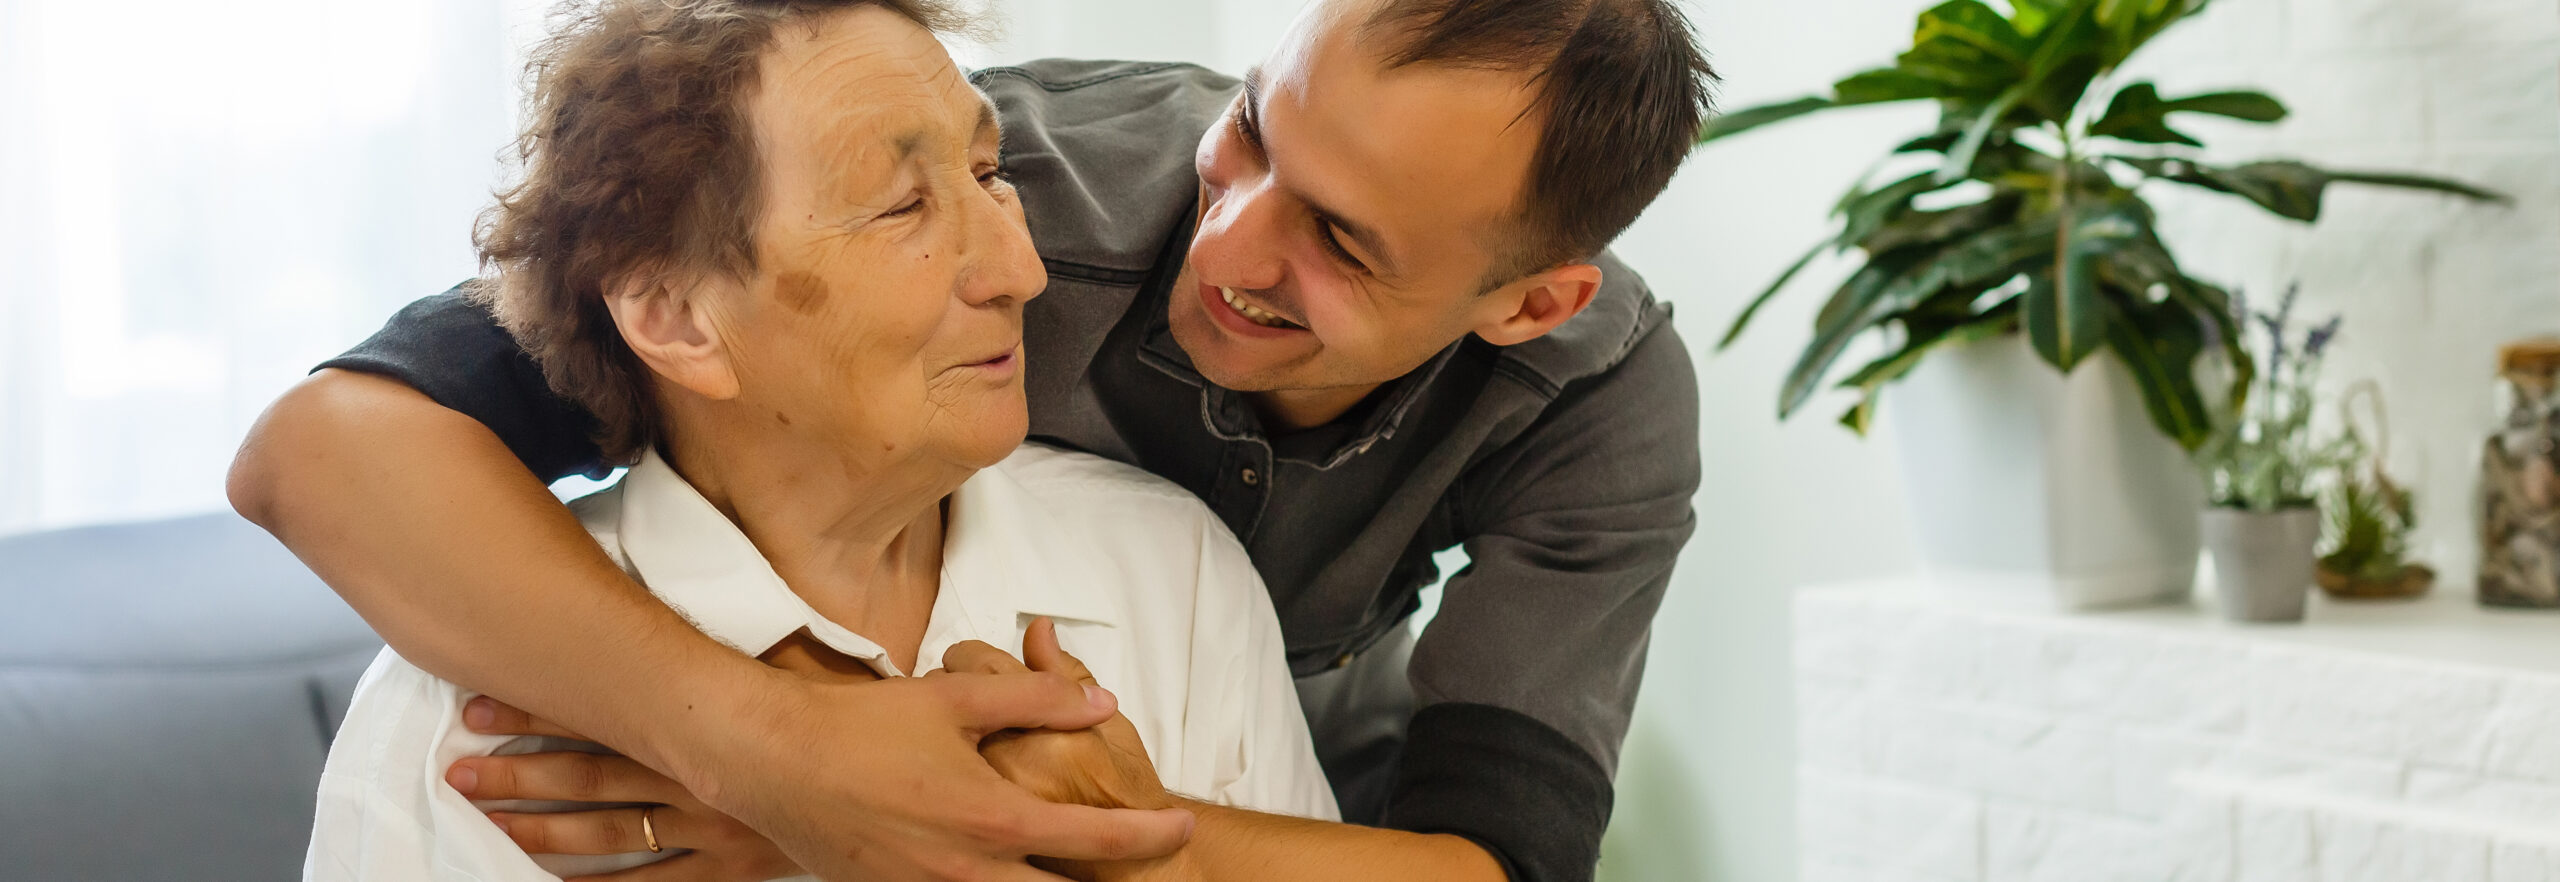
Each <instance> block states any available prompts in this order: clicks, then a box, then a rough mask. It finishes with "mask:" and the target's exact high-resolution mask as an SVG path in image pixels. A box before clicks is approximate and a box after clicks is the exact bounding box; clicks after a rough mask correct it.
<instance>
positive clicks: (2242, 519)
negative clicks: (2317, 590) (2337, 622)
mask: <svg viewBox="0 0 2560 882" xmlns="http://www.w3.org/2000/svg"><path fill="white" fill-rule="evenodd" d="M2319 542H2320V512H2319V510H2318V509H2312V508H2294V509H2285V510H2283V511H2263V512H2262V511H2241V510H2239V509H2236V508H2220V507H2216V508H2208V509H2205V511H2204V547H2205V548H2206V549H2208V550H2210V551H2212V552H2213V575H2214V581H2215V583H2216V584H2217V587H2218V588H2219V589H2220V591H2221V593H2222V614H2223V615H2224V616H2225V617H2227V618H2229V619H2231V620H2232V621H2235V622H2299V621H2302V605H2303V602H2304V601H2306V600H2308V599H2310V597H2311V584H2312V581H2313V579H2314V575H2313V573H2312V570H2313V568H2314V566H2315V565H2316V555H2315V552H2316V548H2317V546H2318V545H2319Z"/></svg>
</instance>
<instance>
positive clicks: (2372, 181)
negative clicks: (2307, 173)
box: [2324, 170, 2515, 205]
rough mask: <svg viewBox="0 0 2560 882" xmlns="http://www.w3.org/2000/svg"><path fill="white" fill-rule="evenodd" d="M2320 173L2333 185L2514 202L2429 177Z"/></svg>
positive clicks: (2487, 191) (2390, 174) (2336, 172)
mask: <svg viewBox="0 0 2560 882" xmlns="http://www.w3.org/2000/svg"><path fill="white" fill-rule="evenodd" d="M2324 173H2325V174H2327V175H2328V176H2329V180H2330V181H2331V182H2333V183H2336V182H2344V183H2349V184H2365V185H2368V186H2375V187H2398V188H2401V189H2404V190H2430V191H2434V192H2437V193H2450V194H2453V195H2455V196H2461V197H2463V198H2466V199H2471V200H2474V201H2479V202H2494V203H2497V204H2499V205H2512V204H2514V203H2515V200H2514V199H2512V198H2509V197H2508V196H2507V194H2505V193H2500V192H2497V191H2495V190H2487V189H2482V188H2480V187H2475V186H2472V185H2470V184H2466V183H2463V182H2461V181H2456V180H2452V179H2449V178H2433V177H2427V176H2425V175H2404V174H2398V173H2394V172H2357V171H2336V170H2329V171H2327V172H2324Z"/></svg>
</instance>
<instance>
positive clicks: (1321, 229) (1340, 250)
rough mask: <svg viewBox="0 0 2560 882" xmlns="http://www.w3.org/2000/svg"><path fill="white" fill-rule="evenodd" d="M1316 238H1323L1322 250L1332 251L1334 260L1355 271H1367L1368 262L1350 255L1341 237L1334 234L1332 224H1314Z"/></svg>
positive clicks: (1349, 250)
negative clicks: (1362, 261)
mask: <svg viewBox="0 0 2560 882" xmlns="http://www.w3.org/2000/svg"><path fill="white" fill-rule="evenodd" d="M1316 238H1318V239H1322V240H1324V250H1326V251H1330V252H1333V257H1334V259H1335V260H1339V261H1342V262H1343V263H1344V264H1346V265H1348V266H1350V267H1351V268H1352V269H1353V270H1354V271H1357V272H1364V273H1365V272H1368V271H1369V265H1368V264H1365V263H1361V262H1360V258H1358V257H1354V256H1352V254H1351V249H1349V248H1344V247H1342V238H1341V237H1339V236H1336V235H1334V232H1333V225H1332V224H1318V225H1316Z"/></svg>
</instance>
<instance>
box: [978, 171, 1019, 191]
mask: <svg viewBox="0 0 2560 882" xmlns="http://www.w3.org/2000/svg"><path fill="white" fill-rule="evenodd" d="M1010 180H1012V179H1011V178H1007V177H1005V176H1004V172H1003V170H1001V169H993V168H991V169H987V170H986V171H982V172H979V173H978V186H981V187H993V186H995V185H997V184H1000V183H1006V182H1008V181H1010Z"/></svg>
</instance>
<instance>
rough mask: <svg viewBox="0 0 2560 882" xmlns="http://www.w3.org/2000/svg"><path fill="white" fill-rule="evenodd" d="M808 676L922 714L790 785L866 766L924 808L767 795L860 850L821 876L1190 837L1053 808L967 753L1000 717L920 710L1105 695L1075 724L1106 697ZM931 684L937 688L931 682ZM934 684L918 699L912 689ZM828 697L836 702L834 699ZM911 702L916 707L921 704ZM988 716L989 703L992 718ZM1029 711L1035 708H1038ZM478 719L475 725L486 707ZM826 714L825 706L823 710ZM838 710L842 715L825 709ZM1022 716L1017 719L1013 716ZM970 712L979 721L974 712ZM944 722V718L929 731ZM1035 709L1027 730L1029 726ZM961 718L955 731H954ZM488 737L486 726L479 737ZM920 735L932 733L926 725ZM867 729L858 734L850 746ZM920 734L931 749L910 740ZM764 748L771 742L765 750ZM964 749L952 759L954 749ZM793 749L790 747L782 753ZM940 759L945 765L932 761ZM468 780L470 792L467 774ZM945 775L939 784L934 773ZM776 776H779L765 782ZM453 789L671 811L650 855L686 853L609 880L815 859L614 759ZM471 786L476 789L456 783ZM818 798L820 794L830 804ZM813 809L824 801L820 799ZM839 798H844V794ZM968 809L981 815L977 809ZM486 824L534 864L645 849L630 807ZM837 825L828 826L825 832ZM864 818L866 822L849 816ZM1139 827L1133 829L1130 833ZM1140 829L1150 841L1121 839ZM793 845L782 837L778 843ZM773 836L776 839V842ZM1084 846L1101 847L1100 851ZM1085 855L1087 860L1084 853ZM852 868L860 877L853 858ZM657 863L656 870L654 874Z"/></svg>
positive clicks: (830, 751) (995, 873)
mask: <svg viewBox="0 0 2560 882" xmlns="http://www.w3.org/2000/svg"><path fill="white" fill-rule="evenodd" d="M787 676H790V677H792V678H794V679H798V680H801V681H802V682H803V683H804V684H806V685H808V686H810V687H811V688H816V689H819V690H821V694H822V695H829V696H831V697H835V698H838V699H843V698H849V697H851V696H848V695H846V694H844V693H843V692H841V690H848V689H859V690H862V692H861V694H860V697H859V698H858V699H856V701H855V702H851V703H857V704H858V705H859V706H860V707H861V708H862V709H864V710H870V709H872V708H876V707H879V706H884V703H887V704H905V705H907V706H909V707H914V708H917V709H916V710H914V711H913V712H912V715H910V716H906V717H895V716H894V715H892V716H889V717H881V716H874V715H872V714H865V715H864V716H866V717H867V718H868V719H867V721H866V722H862V723H845V724H842V725H843V726H845V727H846V728H841V729H835V730H833V731H836V732H838V733H840V734H838V735H836V736H835V737H830V738H824V739H819V740H818V741H817V742H815V746H813V747H812V748H810V749H807V750H803V751H799V752H798V753H797V754H796V755H797V756H798V758H799V760H800V765H801V766H802V768H796V769H786V770H784V772H783V774H784V775H785V778H784V779H781V780H786V781H791V782H798V783H801V784H803V785H809V784H816V785H820V786H823V785H824V783H825V782H824V781H821V780H813V777H814V776H815V774H816V773H815V772H814V771H813V770H814V769H821V768H826V767H829V766H831V765H834V766H854V767H859V768H861V769H862V771H861V772H860V773H859V774H862V775H864V776H866V777H864V778H861V779H857V780H867V781H870V782H872V783H873V784H875V785H877V786H875V787H873V788H870V789H869V792H868V793H867V794H851V795H852V796H855V797H860V796H864V795H872V794H880V793H886V792H904V793H908V794H920V795H921V796H919V797H918V798H915V799H911V800H907V801H903V802H892V803H890V804H885V805H881V804H860V803H856V804H853V805H851V806H850V807H845V808H838V809H826V808H812V805H814V804H815V803H812V802H799V803H793V802H790V797H788V796H778V795H775V794H771V793H766V794H761V795H763V796H764V797H765V799H764V803H765V804H766V805H771V806H775V807H776V810H777V814H778V815H779V821H778V824H780V825H788V829H792V830H795V831H797V833H798V834H799V835H801V836H804V837H808V838H809V839H808V841H829V842H837V841H845V840H848V839H850V840H853V841H856V842H860V843H862V844H863V850H859V851H853V852H841V851H829V850H825V849H823V848H821V849H820V850H818V851H817V854H819V855H820V856H822V857H834V858H835V861H836V863H837V864H839V865H840V866H841V867H842V869H839V870H836V871H834V875H829V873H828V872H825V871H822V872H821V875H826V876H827V877H828V878H865V879H869V878H882V876H880V875H879V874H878V873H877V872H876V868H877V867H880V866H895V865H898V864H900V863H903V864H906V865H909V866H915V867H918V868H919V869H920V870H922V872H921V873H917V874H914V875H912V876H901V877H892V878H990V879H1050V878H1054V877H1052V876H1049V875H1048V874H1045V873H1041V872H1039V871H1038V870H1035V869H1033V868H1032V867H1031V866H1029V865H1028V864H1026V863H1024V858H1026V857H1028V856H1029V855H1032V854H1044V855H1047V854H1060V855H1066V856H1078V857H1080V858H1081V859H1085V860H1115V859H1126V858H1146V857H1154V856H1156V855H1161V854H1163V853H1165V852H1168V851H1171V850H1172V849H1175V848H1178V847H1180V845H1181V843H1182V840H1183V838H1184V837H1186V836H1188V835H1189V826H1190V818H1189V817H1188V815H1187V814H1185V813H1182V812H1179V811H1161V812H1147V813H1143V814H1142V813H1136V812H1101V811H1097V810H1096V809H1093V808H1086V807H1082V806H1072V805H1052V804H1050V803H1047V802H1043V801H1040V800H1039V799H1037V798H1035V797H1033V796H1032V795H1030V794H1028V793H1025V792H1024V791H1023V790H1022V789H1021V788H1019V787H1016V786H1014V785H1011V784H1008V783H1006V782H1005V781H1004V780H1003V779H1002V778H1000V777H998V776H997V775H996V773H995V772H994V770H993V769H991V768H990V767H989V766H988V765H987V764H986V762H984V761H983V760H980V759H979V758H978V757H977V756H976V754H975V752H974V751H975V749H976V747H977V743H976V740H975V739H976V737H977V734H978V732H979V730H983V729H985V728H987V727H989V726H995V725H1000V724H1001V723H1002V722H1004V721H1005V720H1009V719H1021V718H1023V717H1019V716H1016V717H1006V716H1004V715H1003V713H1002V712H1000V711H997V710H987V709H984V708H981V707H978V706H973V705H969V704H965V703H962V704H959V705H957V706H956V707H934V706H928V705H926V704H925V702H934V701H939V700H941V699H942V698H944V697H946V696H958V701H960V702H968V701H995V702H999V703H1002V702H1007V701H1015V700H1017V699H1018V698H1019V696H1015V695H1009V694H1007V693H1006V692H1004V691H1003V690H1006V689H1012V688H1023V687H1022V685H1015V684H1023V685H1027V686H1029V687H1033V688H1039V687H1054V686H1058V685H1064V686H1066V687H1067V688H1069V689H1073V690H1075V691H1074V692H1072V693H1070V694H1073V695H1076V696H1078V704H1079V705H1083V704H1084V703H1085V702H1086V701H1088V700H1090V699H1088V698H1087V696H1095V697H1098V698H1099V700H1100V701H1101V702H1102V706H1100V707H1093V706H1079V707H1066V708H1059V709H1057V711H1058V712H1057V713H1053V714H1050V715H1048V716H1047V717H1045V718H1046V719H1050V720H1061V721H1080V720H1081V718H1084V717H1090V716H1092V715H1093V714H1094V713H1096V712H1099V713H1111V712H1112V711H1111V706H1110V705H1111V704H1112V699H1111V697H1110V694H1109V693H1108V692H1100V691H1099V690H1096V691H1094V692H1091V693H1088V692H1085V691H1083V690H1081V689H1080V688H1078V687H1077V686H1076V685H1075V684H1072V683H1070V682H1068V681H1065V680H1064V679H1063V678H1056V677H1048V676H1046V675H1038V676H1034V675H1032V674H1029V673H1028V672H1015V673H1012V674H1006V675H997V674H982V673H981V674H969V675H965V676H964V675H952V676H948V677H945V676H941V675H937V676H936V677H933V678H928V679H927V680H916V679H899V680H891V681H887V682H879V683H856V682H854V680H856V679H859V678H847V677H841V676H837V677H829V678H827V679H828V680H829V682H812V681H809V680H808V679H806V678H805V677H803V675H800V674H791V675H787ZM928 681H930V682H928ZM919 686H924V687H933V688H932V689H929V690H920V689H916V688H914V687H919ZM825 690H838V691H836V692H833V693H829V692H827V691H825ZM911 699H921V701H914V700H911ZM1000 706H1001V704H998V705H989V706H988V707H1000ZM1035 706H1036V705H1035ZM484 707H485V710H486V711H487V713H486V715H485V716H483V715H482V714H481V711H482V710H483V709H484ZM829 709H830V708H824V707H821V710H829ZM833 709H834V710H841V708H833ZM1014 713H1016V714H1020V713H1021V712H1019V711H1016V712H1014ZM973 714H974V715H975V716H974V717H973V716H971V715H973ZM937 718H938V719H937ZM976 718H992V719H996V720H997V722H996V723H987V724H977V725H976V726H970V725H965V724H964V723H965V720H968V719H976ZM1039 719H1040V717H1039V715H1037V714H1036V713H1035V714H1034V715H1033V717H1032V718H1031V721H1032V722H1034V723H1037V722H1038V721H1039ZM464 721H465V723H466V725H470V726H472V727H473V728H474V729H482V730H484V731H492V732H505V733H512V734H546V735H566V736H568V737H576V736H575V735H574V734H572V733H568V732H566V731H565V730H562V729H560V728H559V727H557V726H553V725H551V724H549V723H546V722H544V721H541V720H538V719H534V718H531V717H529V716H525V715H524V714H522V712H520V711H515V710H514V709H512V708H508V707H506V706H504V705H502V704H497V703H495V702H489V703H488V704H487V705H485V706H482V705H478V704H476V703H475V706H474V707H473V708H472V709H470V710H467V711H466V713H465V717H464ZM954 721H962V722H961V723H955V722H954ZM484 725H485V727H486V728H485V729H484ZM942 725H952V726H953V728H954V729H955V730H957V731H955V732H954V733H953V734H952V735H951V736H950V737H948V738H947V739H946V738H934V737H930V733H931V732H932V731H934V730H935V729H939V728H940V726H942ZM927 726H932V727H933V728H931V729H928V728H926V727H927ZM854 733H860V734H854ZM919 733H923V734H926V735H927V736H928V737H924V738H914V737H911V736H914V735H917V734H919ZM889 742H900V743H904V744H907V745H909V747H907V748H898V747H891V746H886V745H887V743H889ZM765 747H766V749H767V750H772V749H773V748H774V745H766V746H765ZM954 747H956V748H958V751H957V757H958V759H957V761H954V760H953V756H952V755H950V754H951V753H952V751H950V750H949V748H954ZM785 753H786V754H787V753H789V751H785ZM937 753H942V754H946V755H942V756H936V755H935V754H937ZM466 768H467V769H469V770H470V774H469V776H468V779H467V780H466V779H465V777H464V775H463V774H462V770H463V769H466ZM935 769H939V770H940V771H939V772H936V771H934V770H935ZM767 780H774V779H767ZM448 781H449V782H451V783H454V784H456V785H457V789H462V790H463V791H464V794H465V795H466V796H470V797H472V798H475V799H491V798H545V799H567V800H573V801H580V802H651V803H658V804H660V805H663V806H665V808H660V809H658V810H656V811H654V812H652V813H651V815H650V816H649V817H650V824H651V826H652V828H654V829H655V830H656V831H657V832H658V837H659V844H660V845H661V846H666V847H677V848H688V849H694V850H696V853H695V854H689V855H684V856H681V857H679V858H676V859H673V860H669V861H665V862H662V863H661V864H653V865H651V866H648V867H641V868H637V869H634V870H630V871H626V873H624V874H616V875H614V876H610V877H604V878H611V879H626V880H644V879H657V878H685V879H695V878H709V879H769V878H773V877H775V876H780V875H789V874H790V873H791V872H793V871H794V865H795V864H796V865H797V866H803V867H805V866H810V865H811V864H813V863H816V861H813V860H810V859H807V858H800V857H798V856H797V855H796V854H794V853H792V852H790V851H789V850H788V849H787V848H782V847H777V846H775V845H774V844H773V843H772V842H770V841H767V840H766V839H765V837H764V836H763V835H758V833H757V831H758V830H762V831H764V832H765V833H768V834H770V833H773V832H774V830H773V828H771V827H764V826H760V825H758V826H752V827H751V826H750V825H749V824H742V823H740V822H739V821H738V820H736V819H735V818H733V817H732V815H733V814H734V813H731V812H725V811H722V810H721V809H719V808H715V807H714V806H713V804H711V803H710V802H709V801H708V800H705V799H702V798H700V797H698V796H697V795H696V794H694V793H692V792H689V791H687V790H686V789H685V788H684V787H683V786H681V785H680V784H678V783H677V782H675V781H674V780H672V779H669V778H667V777H665V776H663V775H658V774H656V773H654V772H652V771H650V770H649V769H647V768H646V767H644V766H641V765H640V764H638V763H635V762H631V761H629V760H624V759H620V758H615V757H596V756H591V755H585V754H529V755H523V756H514V757H475V758H471V759H467V760H464V761H462V762H459V763H456V764H455V773H454V774H453V775H451V776H449V777H448ZM465 783H468V784H470V785H472V786H471V787H470V788H463V787H460V786H459V785H461V784H465ZM824 792H825V791H823V790H822V791H821V793H822V794H823V793H824ZM820 798H826V797H824V796H822V797H820ZM836 798H837V799H839V800H840V802H839V803H838V804H839V805H843V804H844V803H843V802H841V800H842V799H843V796H842V795H837V796H836ZM971 804H974V805H977V806H985V807H986V808H984V809H983V811H985V812H988V813H989V814H979V812H980V811H982V809H978V808H972V807H970V806H971ZM492 817H493V819H495V820H499V821H501V822H502V826H504V827H505V828H506V829H507V831H508V834H509V835H510V836H511V837H513V838H515V839H516V841H517V843H518V844H519V845H523V846H525V848H526V850H527V851H529V852H534V853H621V852H626V851H634V850H645V848H646V845H645V844H643V843H644V840H645V837H644V836H643V835H642V833H641V830H640V810H639V809H600V810H595V811H587V812H573V813H561V814H554V815H532V814H518V813H498V814H494V815H493V816H492ZM830 819H832V820H830ZM847 819H859V820H847ZM1133 820H1134V821H1135V822H1136V823H1130V822H1131V821H1133ZM1131 829H1134V830H1136V831H1138V833H1139V834H1140V835H1142V836H1145V837H1147V838H1137V837H1133V836H1131V835H1129V834H1128V833H1127V832H1125V831H1128V830H1131ZM782 835H790V834H782ZM776 838H777V839H779V838H780V837H779V836H777V837H776ZM1009 840H1011V841H1028V842H1029V843H1030V844H1029V845H1012V844H1008V841H1009ZM1089 843H1100V845H1099V846H1096V845H1092V844H1089ZM951 853H957V854H966V855H975V856H983V859H977V860H971V861H968V862H966V863H965V864H964V863H950V864H947V865H945V864H937V863H935V862H934V861H933V858H934V857H935V856H936V855H938V854H951ZM1086 855H1090V857H1083V856H1086ZM857 858H858V859H859V860H860V864H859V866H858V867H857V866H856V865H855V864H854V861H855V860H856V859H857ZM661 867H663V868H664V869H659V868H661Z"/></svg>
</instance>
